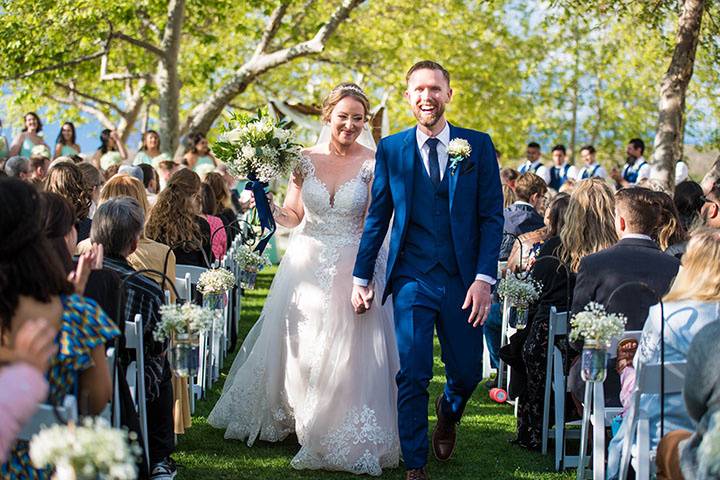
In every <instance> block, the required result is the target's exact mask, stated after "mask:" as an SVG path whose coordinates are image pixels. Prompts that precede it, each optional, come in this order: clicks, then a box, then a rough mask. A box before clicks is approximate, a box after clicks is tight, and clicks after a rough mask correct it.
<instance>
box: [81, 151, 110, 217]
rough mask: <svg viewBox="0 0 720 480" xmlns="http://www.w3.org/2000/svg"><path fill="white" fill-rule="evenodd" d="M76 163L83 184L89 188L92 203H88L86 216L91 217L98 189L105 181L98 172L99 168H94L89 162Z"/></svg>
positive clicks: (95, 205)
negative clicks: (88, 208)
mask: <svg viewBox="0 0 720 480" xmlns="http://www.w3.org/2000/svg"><path fill="white" fill-rule="evenodd" d="M76 165H77V166H78V168H79V169H80V172H81V173H82V176H83V181H84V182H85V186H86V187H87V188H88V189H89V190H90V198H91V199H92V203H91V204H90V211H89V212H88V218H90V219H92V217H93V215H94V214H95V210H96V209H97V206H98V203H99V200H100V189H101V188H102V186H103V183H105V182H104V179H103V176H102V173H100V170H98V169H97V168H95V167H94V166H93V165H92V164H91V163H87V162H83V163H78V164H76Z"/></svg>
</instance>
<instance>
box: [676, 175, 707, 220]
mask: <svg viewBox="0 0 720 480" xmlns="http://www.w3.org/2000/svg"><path fill="white" fill-rule="evenodd" d="M673 202H675V207H676V208H677V210H678V214H679V215H680V222H681V223H682V226H683V228H684V229H685V231H688V232H689V231H690V230H692V229H693V228H694V227H696V226H698V225H699V224H700V223H701V222H702V218H701V215H700V213H701V212H702V208H703V205H704V204H705V198H704V195H703V191H702V187H701V186H700V184H699V183H696V182H693V181H692V180H686V181H684V182H680V183H679V184H678V185H677V186H676V187H675V194H674V195H673Z"/></svg>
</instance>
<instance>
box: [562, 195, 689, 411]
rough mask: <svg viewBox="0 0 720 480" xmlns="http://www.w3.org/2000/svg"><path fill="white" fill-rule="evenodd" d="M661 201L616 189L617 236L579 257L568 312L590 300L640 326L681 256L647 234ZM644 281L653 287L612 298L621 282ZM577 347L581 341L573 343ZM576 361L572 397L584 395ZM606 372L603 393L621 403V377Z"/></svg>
mask: <svg viewBox="0 0 720 480" xmlns="http://www.w3.org/2000/svg"><path fill="white" fill-rule="evenodd" d="M661 214H662V213H661V206H660V204H659V203H658V201H657V196H656V194H655V192H652V191H651V190H648V189H645V188H641V187H631V188H624V189H622V190H620V191H618V192H617V193H616V194H615V229H616V231H617V234H618V237H620V241H619V242H618V243H617V244H616V245H614V246H612V247H610V248H607V249H605V250H602V251H600V252H598V253H595V254H593V255H589V256H587V257H585V258H583V260H582V261H581V262H580V267H579V269H578V274H577V282H576V283H575V290H574V293H573V303H572V312H573V314H574V313H577V312H580V311H582V310H583V309H584V308H585V306H586V305H587V304H588V303H590V302H597V303H600V304H602V305H604V306H605V308H606V309H607V310H608V311H610V312H619V313H622V314H624V315H625V316H626V317H627V320H628V321H627V325H626V327H625V328H626V329H627V330H642V328H643V325H644V324H645V320H646V319H647V312H648V309H649V308H650V305H653V304H655V303H656V302H657V298H658V297H659V296H661V295H664V294H665V292H667V291H668V289H669V288H670V284H671V283H672V280H673V278H675V275H676V274H677V271H678V268H679V266H680V261H679V260H678V259H676V258H675V257H672V256H670V255H667V254H665V253H663V252H662V251H661V250H660V248H659V247H658V245H657V243H655V242H654V241H653V239H652V237H651V235H653V233H654V232H655V231H656V230H657V227H658V219H659V218H660V217H661ZM628 282H642V283H644V284H646V285H647V286H648V287H650V289H651V290H652V291H653V292H654V294H652V293H651V292H648V291H647V290H645V289H641V288H640V287H630V286H629V287H626V288H625V289H624V291H623V290H621V291H618V293H617V294H616V295H614V296H613V298H612V302H611V303H610V302H609V300H610V297H611V296H612V295H613V293H614V292H615V290H616V289H617V288H618V287H619V286H620V285H623V284H624V283H628ZM576 347H577V349H580V348H582V345H576ZM579 370H580V365H579V363H576V364H575V365H573V367H572V368H571V370H570V378H569V382H570V385H571V388H572V393H573V395H574V397H575V399H576V400H579V399H582V397H583V392H584V383H583V381H582V379H581V378H580V375H579ZM613 373H614V371H613V370H610V371H609V376H608V380H606V382H605V387H606V392H605V398H606V400H607V402H608V403H609V404H613V405H616V404H619V395H620V382H619V378H618V377H617V376H613Z"/></svg>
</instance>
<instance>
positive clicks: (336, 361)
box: [208, 158, 400, 475]
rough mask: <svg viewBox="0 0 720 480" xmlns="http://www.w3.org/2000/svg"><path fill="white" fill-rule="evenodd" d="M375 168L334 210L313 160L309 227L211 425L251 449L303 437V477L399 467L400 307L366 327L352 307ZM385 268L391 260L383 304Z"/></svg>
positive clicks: (365, 171) (306, 189)
mask: <svg viewBox="0 0 720 480" xmlns="http://www.w3.org/2000/svg"><path fill="white" fill-rule="evenodd" d="M373 167H374V160H367V161H366V162H364V163H363V165H362V168H361V169H360V171H359V172H358V173H357V175H356V176H355V177H353V178H352V179H350V180H348V181H346V182H345V183H343V184H342V185H341V186H339V187H338V188H337V191H336V193H335V198H334V199H331V198H330V192H329V191H328V188H327V187H326V185H325V184H324V183H323V182H322V181H321V180H320V179H319V178H318V177H317V176H316V173H315V168H314V165H313V163H312V160H310V159H309V158H304V159H303V161H302V163H301V167H300V171H301V174H302V176H303V185H302V200H303V203H304V209H305V217H304V220H303V222H302V223H301V225H300V226H298V228H297V229H296V231H295V232H294V233H293V235H292V237H291V239H290V243H289V246H288V249H287V251H286V253H285V256H284V257H283V259H282V262H281V263H280V267H279V268H278V271H277V273H276V275H275V279H274V280H273V283H272V286H271V287H270V293H269V294H268V296H267V299H266V301H265V305H264V307H263V310H262V313H261V315H260V318H259V319H258V321H257V323H256V324H255V325H254V326H253V328H252V330H251V331H250V333H249V334H248V336H247V337H246V339H245V341H244V343H243V345H242V348H241V350H240V352H239V353H238V356H237V358H236V359H235V362H234V363H233V366H232V368H231V370H230V373H229V375H228V378H227V380H226V382H225V386H224V389H223V394H222V396H221V397H220V400H218V403H217V404H216V405H215V407H214V408H213V411H212V412H211V413H210V416H209V418H208V422H209V423H210V424H211V425H212V426H214V427H216V428H224V429H226V430H225V438H233V439H240V440H245V441H246V442H247V444H248V445H252V444H253V442H255V440H257V439H259V440H264V441H268V442H276V441H279V440H282V439H284V438H285V437H287V436H288V435H289V434H291V433H293V432H295V433H296V434H297V438H298V441H299V443H300V445H301V448H300V451H299V452H298V453H297V455H296V456H295V457H294V458H293V460H292V462H291V464H292V466H293V467H294V468H297V469H324V470H341V471H348V472H352V473H356V474H369V475H380V474H381V473H382V469H383V468H392V467H396V466H397V465H398V460H399V455H400V446H399V440H398V431H397V404H396V397H397V393H396V386H395V375H396V373H397V371H398V369H399V360H398V353H397V346H396V343H395V333H394V326H393V318H392V307H391V305H390V302H388V303H387V304H386V305H385V306H382V305H380V301H379V299H376V302H375V303H374V304H373V307H372V308H371V309H370V310H369V311H368V312H366V313H365V314H363V315H356V314H355V313H354V311H353V308H352V305H351V303H350V294H351V291H352V270H353V266H354V263H355V256H356V254H357V250H358V246H359V243H360V237H361V235H362V229H363V221H364V218H365V212H366V210H367V205H368V202H369V194H368V185H369V183H370V182H371V180H372V175H373ZM385 263H386V253H385V252H381V254H380V258H379V259H378V261H377V268H376V272H375V279H376V280H375V281H376V292H382V291H383V288H384V286H383V285H382V284H378V283H377V282H379V283H381V282H382V280H383V279H384V278H385V272H384V269H385Z"/></svg>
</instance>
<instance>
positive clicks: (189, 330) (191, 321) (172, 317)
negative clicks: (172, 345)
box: [153, 303, 216, 342]
mask: <svg viewBox="0 0 720 480" xmlns="http://www.w3.org/2000/svg"><path fill="white" fill-rule="evenodd" d="M215 315H216V312H215V311H213V310H210V309H206V308H203V307H200V306H198V305H193V304H192V303H184V304H182V305H177V304H174V303H173V304H170V305H163V306H161V307H160V317H161V320H160V322H159V323H158V324H157V327H156V328H155V331H154V332H153V336H154V338H155V340H156V341H158V342H164V341H165V340H167V339H168V338H170V337H172V336H173V335H181V334H190V335H195V334H198V333H201V332H207V331H209V330H210V329H211V328H212V326H213V321H214V320H215Z"/></svg>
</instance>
